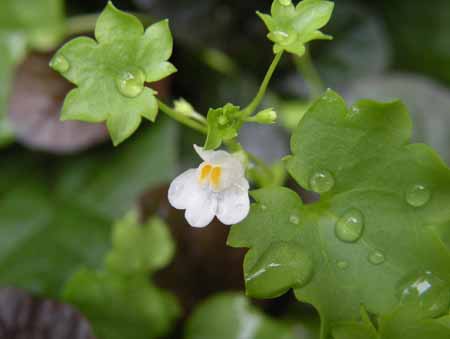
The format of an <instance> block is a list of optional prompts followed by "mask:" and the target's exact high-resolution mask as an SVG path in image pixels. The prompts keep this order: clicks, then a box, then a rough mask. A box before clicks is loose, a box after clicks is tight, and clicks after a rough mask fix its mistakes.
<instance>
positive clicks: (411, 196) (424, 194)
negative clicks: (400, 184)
mask: <svg viewBox="0 0 450 339" xmlns="http://www.w3.org/2000/svg"><path fill="white" fill-rule="evenodd" d="M405 197H406V201H407V203H408V204H410V205H411V206H413V207H421V206H423V205H425V204H426V203H427V202H428V201H429V200H430V198H431V192H430V190H429V189H428V188H426V187H425V186H423V185H420V184H416V185H413V186H411V187H410V188H409V189H408V190H407V191H406V196H405Z"/></svg>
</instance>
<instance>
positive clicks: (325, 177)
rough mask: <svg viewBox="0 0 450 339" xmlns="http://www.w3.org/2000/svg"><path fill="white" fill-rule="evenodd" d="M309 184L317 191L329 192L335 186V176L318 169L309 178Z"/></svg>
mask: <svg viewBox="0 0 450 339" xmlns="http://www.w3.org/2000/svg"><path fill="white" fill-rule="evenodd" d="M309 186H310V187H311V189H312V190H313V191H314V192H317V193H325V192H328V191H329V190H331V189H332V188H333V186H334V177H333V175H332V174H331V173H330V172H328V171H318V172H316V173H314V174H313V175H312V176H311V178H310V179H309Z"/></svg>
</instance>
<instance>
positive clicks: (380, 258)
mask: <svg viewBox="0 0 450 339" xmlns="http://www.w3.org/2000/svg"><path fill="white" fill-rule="evenodd" d="M385 259H386V258H385V257H384V254H383V253H382V252H380V251H373V252H371V253H370V254H369V262H370V263H371V264H373V265H380V264H382V263H384V260H385Z"/></svg>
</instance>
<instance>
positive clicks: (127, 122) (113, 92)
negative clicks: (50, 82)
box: [50, 2, 176, 145]
mask: <svg viewBox="0 0 450 339" xmlns="http://www.w3.org/2000/svg"><path fill="white" fill-rule="evenodd" d="M95 37H96V40H97V41H95V40H93V39H91V38H87V37H80V38H75V39H73V40H71V41H69V42H68V43H67V44H65V45H64V46H63V47H62V48H61V49H60V50H59V51H58V52H57V53H56V54H55V56H54V57H53V59H52V61H51V62H50V66H51V67H52V68H53V69H54V70H56V71H58V72H59V73H61V74H62V75H63V76H64V77H65V78H66V79H68V80H69V81H71V82H72V83H74V84H75V85H77V88H76V89H74V90H72V91H71V92H70V93H69V94H68V95H67V97H66V99H65V101H64V105H63V109H62V113H61V119H62V120H80V121H87V122H92V123H96V122H102V121H106V124H107V127H108V130H109V133H110V135H111V139H112V141H113V143H114V145H118V144H119V143H121V142H123V141H124V140H125V139H126V138H128V137H129V136H130V135H131V134H132V133H133V132H134V131H135V130H136V129H137V128H138V127H139V125H140V123H141V120H142V118H146V119H148V120H150V121H155V119H156V115H157V113H158V103H157V100H156V98H155V92H154V91H153V90H152V89H150V88H148V87H145V83H148V82H154V81H158V80H161V79H163V78H165V77H167V76H169V75H170V74H172V73H174V72H175V71H176V69H175V67H174V66H173V65H172V64H171V63H169V62H167V60H168V59H169V57H170V55H171V54H172V44H173V42H172V35H171V33H170V29H169V25H168V21H167V20H163V21H160V22H157V23H155V24H153V25H152V26H150V27H148V28H147V29H146V30H145V31H144V28H143V26H142V24H141V23H140V22H139V20H138V19H137V18H135V17H134V16H132V15H129V14H126V13H124V12H121V11H119V10H118V9H116V8H115V7H114V6H113V5H112V3H111V2H110V3H108V5H107V6H106V8H105V10H104V11H103V13H102V14H101V15H100V17H99V19H98V21H97V24H96V27H95Z"/></svg>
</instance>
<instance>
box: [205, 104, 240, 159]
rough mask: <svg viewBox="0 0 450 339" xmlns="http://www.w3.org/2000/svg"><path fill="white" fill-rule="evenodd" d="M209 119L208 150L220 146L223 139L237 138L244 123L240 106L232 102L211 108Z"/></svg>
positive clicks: (206, 144)
mask: <svg viewBox="0 0 450 339" xmlns="http://www.w3.org/2000/svg"><path fill="white" fill-rule="evenodd" d="M207 121H208V135H207V137H206V142H205V146H204V147H205V149H208V150H210V149H216V148H218V147H219V146H220V145H221V144H222V141H226V140H229V139H233V138H235V137H236V136H237V135H238V132H239V129H240V128H241V127H242V123H243V122H242V113H241V111H240V107H238V106H235V105H233V104H230V103H228V104H226V105H225V106H223V107H220V108H216V109H213V108H211V109H210V110H209V111H208V116H207Z"/></svg>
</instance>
